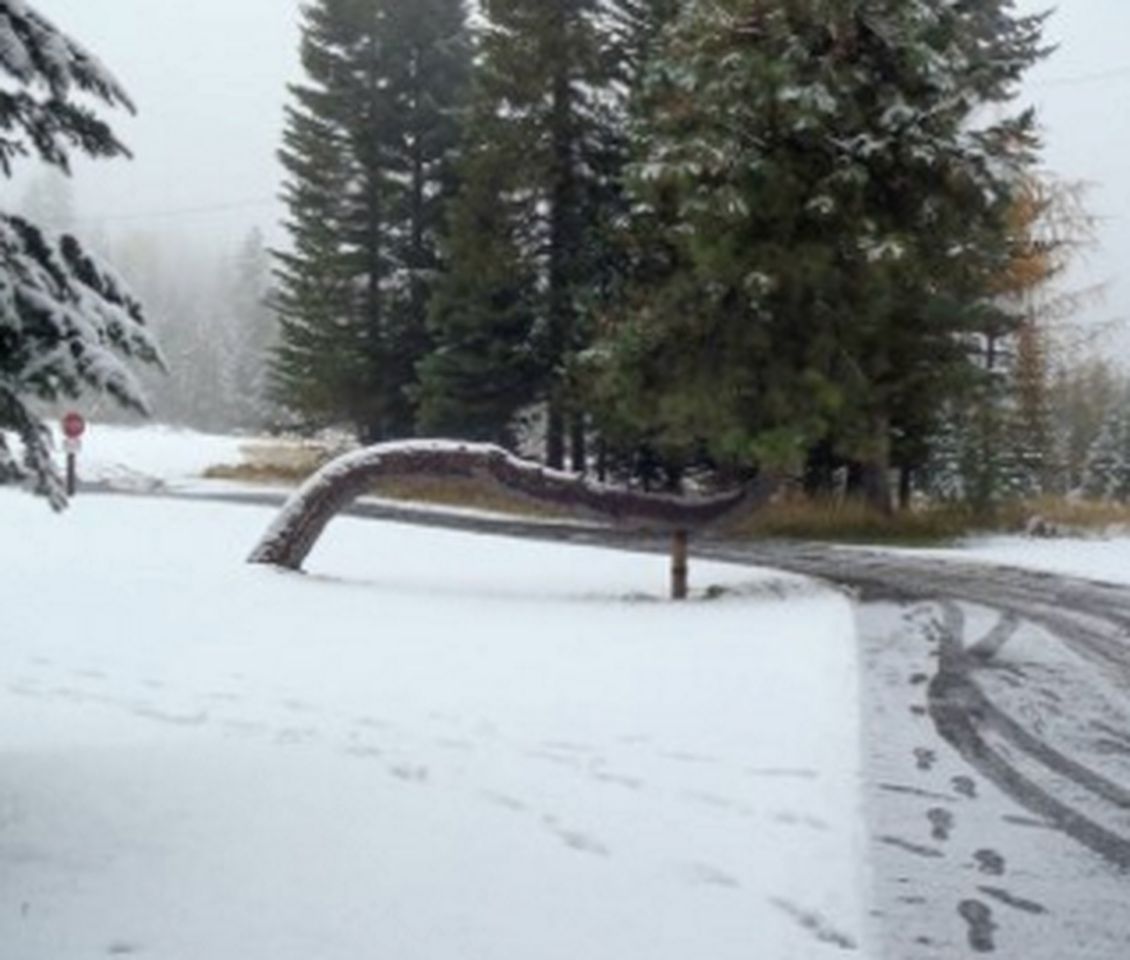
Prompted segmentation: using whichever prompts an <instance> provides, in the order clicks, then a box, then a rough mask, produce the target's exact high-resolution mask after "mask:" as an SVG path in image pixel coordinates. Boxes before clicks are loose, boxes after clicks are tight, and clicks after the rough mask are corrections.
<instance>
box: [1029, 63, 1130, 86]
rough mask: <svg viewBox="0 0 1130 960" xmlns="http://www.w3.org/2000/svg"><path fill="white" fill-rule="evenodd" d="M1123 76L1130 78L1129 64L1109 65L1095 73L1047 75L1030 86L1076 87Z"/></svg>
mask: <svg viewBox="0 0 1130 960" xmlns="http://www.w3.org/2000/svg"><path fill="white" fill-rule="evenodd" d="M1125 78H1130V64H1128V65H1126V66H1122V67H1111V68H1110V69H1109V70H1099V71H1096V72H1095V73H1079V74H1075V75H1074V76H1066V77H1049V78H1048V79H1047V80H1036V81H1033V83H1032V86H1033V87H1034V88H1036V89H1039V88H1042V87H1078V86H1082V85H1084V84H1088V83H1102V82H1103V81H1104V80H1122V79H1125Z"/></svg>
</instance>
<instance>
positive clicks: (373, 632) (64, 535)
mask: <svg viewBox="0 0 1130 960" xmlns="http://www.w3.org/2000/svg"><path fill="white" fill-rule="evenodd" d="M170 458H171V455H170ZM205 459H206V460H209V461H214V459H215V454H214V452H213V451H212V450H207V451H204V452H202V454H201V460H205ZM167 466H168V465H167V464H166V465H165V468H167ZM165 468H162V469H165ZM271 516H272V514H271V513H270V512H269V511H264V510H261V509H254V508H248V507H235V506H221V505H216V504H203V503H180V502H170V501H159V502H158V501H148V500H138V499H134V498H125V499H122V498H115V497H101V496H89V497H86V498H83V499H80V500H79V501H78V502H77V503H76V504H75V506H74V507H73V509H72V510H71V511H70V512H69V513H68V514H66V515H65V516H63V517H61V518H59V517H55V516H52V515H51V514H50V513H49V511H48V510H47V509H46V507H45V506H44V505H43V504H42V503H41V502H39V501H36V500H33V499H31V498H30V497H27V496H25V495H22V494H19V493H16V492H11V491H0V529H2V530H3V531H4V539H3V548H2V552H0V565H2V570H3V574H2V576H0V608H2V609H3V610H4V619H3V624H4V626H3V630H4V636H3V646H2V650H3V658H4V664H5V669H4V675H3V679H2V680H0V750H2V752H3V756H4V760H3V763H2V765H0V945H2V946H0V956H2V957H3V960H71V958H79V957H97V956H107V955H118V956H125V955H137V956H143V957H152V958H160V960H202V958H207V960H338V958H340V960H357V958H363V957H365V958H367V957H373V958H395V960H455V958H459V960H531V958H536V960H558V958H560V960H566V958H567V960H578V958H584V960H636V958H639V960H644V958H646V960H688V958H704V960H706V958H708V960H730V958H733V960H738V958H742V960H748V958H750V957H759V958H766V960H793V958H795V960H811V958H817V957H821V956H825V955H829V956H830V955H840V954H841V953H842V951H843V949H844V948H846V947H849V946H852V945H859V946H860V947H862V948H863V950H864V952H866V947H865V946H864V942H865V941H866V939H867V937H866V930H865V920H864V918H865V915H866V912H867V904H868V901H869V893H868V886H869V878H868V877H867V876H866V875H865V872H864V869H863V867H862V866H861V863H862V861H863V857H862V854H861V851H862V849H863V843H864V841H863V825H862V823H861V814H860V809H859V808H860V800H859V795H860V785H859V780H858V775H859V764H860V760H859V755H860V739H859V724H860V718H859V710H858V706H857V684H858V680H859V678H858V671H857V665H856V658H855V651H854V636H853V631H854V623H853V617H852V613H851V609H850V607H849V604H848V603H847V602H846V601H845V600H843V599H842V598H840V597H839V596H838V595H835V594H832V593H825V592H816V591H814V590H813V588H811V587H809V586H808V585H806V584H804V583H802V582H799V581H785V583H786V589H785V590H784V591H783V592H784V593H787V594H790V597H789V599H788V601H787V602H784V601H782V600H780V599H779V598H778V599H772V598H771V596H770V594H769V593H766V594H765V596H764V597H763V598H762V599H758V598H757V597H745V598H742V599H736V598H733V599H728V600H721V601H714V602H706V601H699V602H694V603H690V604H687V605H684V606H676V605H671V604H668V603H665V602H662V601H660V600H659V599H658V598H659V596H660V595H661V594H662V592H663V590H664V588H665V580H666V570H665V565H664V562H663V560H662V559H660V558H649V557H636V556H627V555H618V554H614V553H609V552H604V551H597V550H591V549H586V548H579V547H555V546H549V545H538V544H533V543H527V542H512V541H506V540H502V539H496V538H482V537H480V538H475V537H472V536H470V535H466V534H456V533H448V532H437V531H432V530H426V531H425V530H419V529H412V528H407V527H399V526H395V525H388V524H376V523H364V522H361V521H350V520H342V521H339V522H338V523H337V524H335V525H334V526H333V527H332V528H331V530H330V532H329V534H328V535H327V537H326V539H325V541H324V543H323V544H322V545H321V546H320V547H319V550H318V551H317V552H316V553H315V555H314V558H313V561H312V563H311V565H310V569H311V575H309V576H307V577H300V576H293V575H283V574H279V573H276V572H274V571H271V570H266V569H262V568H252V567H248V566H246V565H244V564H243V563H242V559H243V557H244V556H245V554H246V553H247V552H248V550H249V549H250V547H251V546H252V544H253V543H254V542H255V540H256V538H257V537H258V535H259V534H260V533H261V532H262V530H263V529H264V528H265V527H266V525H267V524H268V522H269V520H270V519H271ZM692 573H693V575H694V577H695V578H696V585H697V586H698V587H699V588H702V587H704V586H706V585H707V584H715V583H717V584H726V585H730V586H736V585H739V584H748V583H749V582H750V581H751V580H755V581H756V580H761V581H768V580H770V579H772V580H773V581H776V582H777V586H778V587H780V585H781V584H780V581H781V578H780V577H779V576H777V575H774V574H767V573H758V572H756V571H750V570H747V569H739V568H733V567H724V566H712V565H708V564H697V565H695V566H694V567H693V568H692Z"/></svg>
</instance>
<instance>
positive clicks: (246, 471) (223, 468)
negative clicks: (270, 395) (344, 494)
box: [204, 441, 338, 486]
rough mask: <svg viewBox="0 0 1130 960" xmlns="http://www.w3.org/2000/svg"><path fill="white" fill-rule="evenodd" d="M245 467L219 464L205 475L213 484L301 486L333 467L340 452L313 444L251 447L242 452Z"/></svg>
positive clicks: (290, 443) (282, 442)
mask: <svg viewBox="0 0 1130 960" xmlns="http://www.w3.org/2000/svg"><path fill="white" fill-rule="evenodd" d="M240 452H241V453H242V454H243V456H244V457H245V458H246V459H245V460H244V461H243V462H242V463H235V464H218V465H217V466H214V467H209V468H208V469H207V470H205V471H204V476H205V478H207V479H209V480H238V481H240V482H242V483H263V484H283V485H286V486H297V485H298V484H300V483H302V482H303V481H304V480H306V479H307V478H309V477H310V476H311V475H312V474H314V473H315V472H317V471H318V470H320V469H321V468H322V467H323V466H325V465H326V464H327V463H329V461H330V460H332V459H333V458H334V456H335V454H336V453H337V452H338V451H336V450H333V449H331V448H330V447H328V446H326V445H325V444H319V443H312V442H299V441H294V442H286V441H278V442H276V443H266V442H263V443H248V444H246V445H244V446H243V447H241V448H240Z"/></svg>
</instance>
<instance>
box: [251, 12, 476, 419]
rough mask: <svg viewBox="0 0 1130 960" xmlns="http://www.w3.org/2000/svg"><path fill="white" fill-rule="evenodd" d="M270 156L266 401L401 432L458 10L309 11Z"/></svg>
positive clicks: (444, 137)
mask: <svg viewBox="0 0 1130 960" xmlns="http://www.w3.org/2000/svg"><path fill="white" fill-rule="evenodd" d="M303 18H304V19H303V40H302V59H303V65H304V67H305V70H306V74H307V81H308V82H307V83H306V84H303V85H296V86H294V87H292V88H291V94H292V97H293V101H294V102H293V103H292V104H291V106H290V107H289V109H288V112H287V130H286V133H285V135H284V144H283V149H282V151H281V154H280V155H281V158H282V161H283V164H284V166H285V168H286V170H287V173H288V178H289V179H288V182H287V187H286V200H287V204H288V206H289V209H290V219H289V221H288V228H289V231H290V235H291V249H289V250H287V251H284V252H281V253H280V254H279V255H278V261H277V264H278V266H277V277H278V279H277V285H276V290H275V293H274V297H273V303H274V305H275V307H276V309H277V311H278V313H279V317H280V344H279V347H278V349H277V351H276V355H275V361H274V374H273V380H274V385H275V391H274V392H275V395H276V396H277V398H278V399H279V400H280V401H282V402H283V403H284V404H285V405H286V406H287V407H288V408H289V409H290V410H292V411H293V412H294V413H295V414H296V415H297V417H298V418H299V419H300V420H301V421H303V422H304V423H306V424H307V425H312V426H318V425H326V424H330V423H342V422H344V423H349V424H351V425H352V426H353V427H354V428H355V429H356V430H357V431H358V433H359V434H360V435H361V436H362V437H363V438H364V439H366V440H377V439H382V438H388V437H393V436H403V435H405V434H407V433H409V432H411V430H412V427H413V423H412V421H413V419H414V414H413V411H412V408H411V400H410V398H411V395H412V394H413V392H414V389H415V367H416V364H417V363H418V361H419V360H420V359H421V358H422V356H423V355H424V354H425V353H426V352H427V349H428V341H427V330H426V317H427V313H428V304H429V301H430V298H431V288H432V284H433V283H434V280H435V276H436V274H437V272H438V270H439V269H440V263H439V259H438V252H437V248H438V243H439V236H440V233H441V231H442V227H443V220H444V212H443V211H444V206H445V203H446V201H447V199H448V197H449V196H450V194H451V191H452V188H453V184H454V180H453V159H454V152H455V150H456V146H457V143H458V139H459V125H460V106H461V103H462V98H463V96H464V88H465V86H466V79H467V74H468V71H469V68H470V48H469V43H468V36H467V31H466V23H465V11H464V8H463V4H462V3H461V0H427V2H422V3H421V2H416V0H318V2H316V3H313V4H311V5H310V6H308V7H306V8H305V9H304V12H303Z"/></svg>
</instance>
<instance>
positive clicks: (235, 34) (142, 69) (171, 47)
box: [6, 0, 1130, 346]
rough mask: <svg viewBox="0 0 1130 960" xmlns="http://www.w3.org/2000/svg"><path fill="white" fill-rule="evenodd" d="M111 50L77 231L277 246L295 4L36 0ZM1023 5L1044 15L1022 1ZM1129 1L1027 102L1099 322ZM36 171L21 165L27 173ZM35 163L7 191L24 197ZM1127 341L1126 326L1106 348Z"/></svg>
mask: <svg viewBox="0 0 1130 960" xmlns="http://www.w3.org/2000/svg"><path fill="white" fill-rule="evenodd" d="M35 5H36V6H37V7H38V9H40V11H41V12H42V13H44V14H45V15H46V16H48V17H50V18H52V19H53V20H55V22H56V23H57V24H58V25H59V26H61V27H62V28H64V29H65V30H67V31H68V32H70V33H71V34H72V35H73V36H75V37H76V38H77V39H78V40H79V41H80V42H82V43H83V44H85V45H86V46H87V47H88V48H89V49H91V50H92V51H93V52H94V53H95V54H96V55H97V56H99V57H100V58H101V59H102V60H103V61H104V62H105V63H106V64H107V66H109V67H110V68H111V69H112V70H113V71H114V72H115V73H116V74H117V76H118V77H119V79H120V80H121V81H122V82H123V83H124V84H125V86H126V88H127V89H128V90H129V91H130V93H131V95H132V96H133V98H134V99H135V101H136V102H137V104H138V107H139V111H140V112H139V115H138V116H137V117H136V118H131V117H128V116H127V115H125V114H124V113H118V114H116V115H114V117H113V119H114V122H115V124H116V127H117V129H118V131H119V133H120V135H121V136H122V137H123V139H124V140H125V141H126V142H127V143H128V144H129V146H130V147H131V148H132V149H133V151H134V153H135V155H136V156H135V160H134V161H133V162H132V163H131V162H124V161H123V162H110V163H105V162H103V163H92V162H88V161H79V162H77V163H76V168H75V178H74V185H73V187H74V193H75V203H76V216H77V217H78V224H77V230H78V232H79V233H80V234H82V233H83V230H84V229H89V230H91V232H94V231H98V232H99V233H103V234H105V233H108V234H109V235H110V236H118V235H122V234H126V233H131V232H134V233H136V232H139V231H140V232H144V233H147V234H154V233H160V235H161V236H162V237H168V238H169V239H170V240H176V241H178V242H179V241H183V242H185V243H191V244H192V245H193V246H194V247H201V248H204V249H210V250H214V251H217V252H230V251H233V250H236V249H238V247H239V245H240V244H241V242H243V240H244V238H245V237H246V236H247V233H248V231H249V230H250V229H251V228H252V227H256V226H257V227H259V228H261V229H262V230H263V232H264V234H265V236H266V238H267V241H268V243H273V244H277V243H281V242H283V241H284V239H285V238H284V235H283V233H282V231H281V229H280V227H279V221H280V219H281V217H282V210H281V207H280V205H279V204H278V201H277V194H278V190H279V179H280V170H279V167H278V164H277V162H276V160H275V151H276V149H277V147H278V143H279V137H280V133H281V130H282V116H283V106H284V104H285V102H286V90H285V86H286V83H287V82H288V81H291V80H295V79H298V78H299V67H298V56H297V47H298V39H299V36H298V11H299V6H300V4H299V2H298V0H193V2H192V3H179V2H178V3H174V2H167V0H162V2H154V0H36V4H35ZM1020 8H1021V9H1023V10H1025V11H1035V10H1040V9H1045V8H1046V5H1045V4H1042V3H1039V2H1035V0H1021V2H1020ZM1127 36H1130V4H1128V3H1127V2H1126V0H1064V2H1063V3H1062V5H1061V6H1060V7H1059V8H1058V10H1056V12H1055V14H1054V16H1053V18H1052V20H1051V24H1050V31H1049V40H1050V41H1052V42H1054V43H1057V44H1059V46H1060V49H1059V51H1058V52H1057V53H1056V55H1055V56H1054V57H1053V58H1052V59H1051V60H1050V61H1048V62H1047V63H1046V64H1044V65H1042V66H1040V67H1039V68H1038V69H1037V70H1036V71H1034V72H1033V73H1032V75H1031V78H1030V82H1029V83H1028V85H1027V87H1026V90H1025V98H1026V100H1028V101H1030V102H1031V103H1033V104H1034V105H1036V106H1037V107H1038V108H1039V111H1040V114H1041V116H1042V119H1043V123H1044V126H1045V130H1046V141H1047V150H1046V166H1047V168H1048V169H1049V170H1050V171H1052V172H1054V173H1055V174H1057V175H1058V176H1059V177H1061V178H1064V179H1067V180H1077V181H1087V182H1089V183H1091V184H1092V185H1093V186H1092V189H1091V191H1090V194H1089V196H1088V207H1089V210H1090V212H1091V213H1093V214H1095V215H1096V216H1097V217H1099V218H1101V221H1100V227H1099V237H1098V245H1097V248H1096V249H1095V250H1094V251H1092V252H1091V253H1090V254H1089V255H1088V257H1087V259H1086V262H1085V263H1083V264H1081V265H1080V267H1079V268H1078V269H1077V270H1076V271H1075V272H1074V274H1073V276H1072V277H1070V278H1069V280H1068V284H1069V285H1070V286H1072V287H1078V288H1082V287H1087V286H1091V285H1095V284H1105V285H1106V295H1105V297H1104V298H1103V299H1102V300H1101V301H1099V302H1097V303H1090V304H1088V305H1087V306H1085V307H1084V308H1082V312H1083V316H1084V319H1085V320H1086V322H1087V324H1088V325H1089V327H1090V328H1092V329H1099V328H1103V327H1105V326H1106V325H1109V324H1111V322H1112V321H1115V320H1122V319H1123V318H1127V317H1130V279H1127V278H1126V277H1125V276H1124V274H1125V268H1124V264H1126V263H1127V262H1130V110H1127V108H1126V102H1127V100H1128V99H1130V52H1127V50H1126V46H1125V38H1126V37H1127ZM33 166H34V165H31V164H28V165H25V171H26V170H27V168H29V167H33ZM27 180H28V174H27V173H26V172H25V173H24V174H22V175H21V176H20V177H19V178H17V180H16V181H14V182H12V183H10V184H8V185H7V186H6V189H7V190H9V191H11V194H12V195H13V196H14V197H18V196H19V195H20V194H21V191H24V190H26V186H27ZM1128 342H1130V332H1127V331H1126V330H1125V329H1123V332H1122V333H1121V335H1117V336H1115V337H1113V338H1110V339H1108V340H1107V341H1106V343H1107V344H1108V346H1109V345H1112V344H1118V345H1124V344H1126V343H1128Z"/></svg>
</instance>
